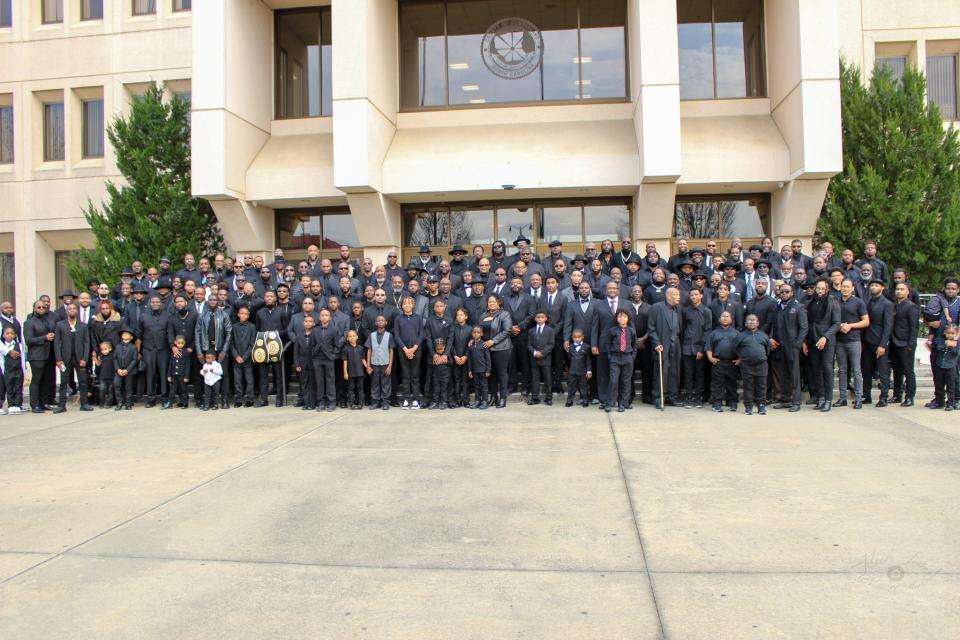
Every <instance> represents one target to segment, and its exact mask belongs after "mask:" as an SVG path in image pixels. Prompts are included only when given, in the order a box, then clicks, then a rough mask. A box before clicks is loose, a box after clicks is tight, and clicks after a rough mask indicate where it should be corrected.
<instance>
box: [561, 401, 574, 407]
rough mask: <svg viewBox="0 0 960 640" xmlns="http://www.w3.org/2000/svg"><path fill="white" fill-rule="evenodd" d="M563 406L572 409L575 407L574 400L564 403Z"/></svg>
mask: <svg viewBox="0 0 960 640" xmlns="http://www.w3.org/2000/svg"><path fill="white" fill-rule="evenodd" d="M563 406H565V407H572V406H573V400H567V401H566V402H564V403H563Z"/></svg>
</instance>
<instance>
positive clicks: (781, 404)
mask: <svg viewBox="0 0 960 640" xmlns="http://www.w3.org/2000/svg"><path fill="white" fill-rule="evenodd" d="M791 406H792V405H791V404H790V403H789V402H778V403H777V404H775V405H773V408H774V409H789V408H790V407H791Z"/></svg>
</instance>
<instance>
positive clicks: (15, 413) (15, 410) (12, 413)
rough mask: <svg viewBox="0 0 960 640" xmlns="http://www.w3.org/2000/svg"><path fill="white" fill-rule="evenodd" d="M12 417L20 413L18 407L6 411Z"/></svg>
mask: <svg viewBox="0 0 960 640" xmlns="http://www.w3.org/2000/svg"><path fill="white" fill-rule="evenodd" d="M7 413H9V414H10V415H12V416H16V415H20V414H21V413H22V411H21V409H20V407H10V410H9V411H7Z"/></svg>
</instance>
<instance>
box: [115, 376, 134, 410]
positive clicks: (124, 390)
mask: <svg viewBox="0 0 960 640" xmlns="http://www.w3.org/2000/svg"><path fill="white" fill-rule="evenodd" d="M137 377H138V376H137V374H135V373H128V374H127V375H125V376H121V375H117V376H116V377H115V378H114V379H113V394H114V395H115V396H117V404H118V405H121V404H122V405H123V406H125V407H129V406H130V405H132V404H133V390H134V388H135V387H136V386H137Z"/></svg>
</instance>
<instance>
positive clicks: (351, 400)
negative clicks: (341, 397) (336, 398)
mask: <svg viewBox="0 0 960 640" xmlns="http://www.w3.org/2000/svg"><path fill="white" fill-rule="evenodd" d="M344 382H346V383H347V391H346V399H347V404H348V405H355V404H360V405H362V404H363V376H352V377H351V378H350V379H349V380H345V381H344Z"/></svg>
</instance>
